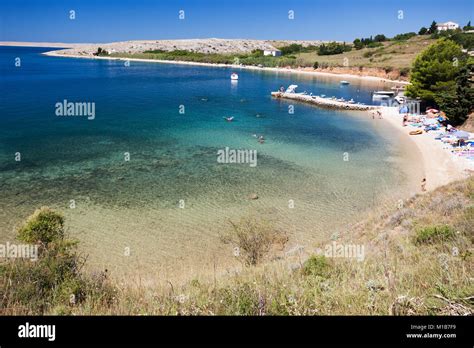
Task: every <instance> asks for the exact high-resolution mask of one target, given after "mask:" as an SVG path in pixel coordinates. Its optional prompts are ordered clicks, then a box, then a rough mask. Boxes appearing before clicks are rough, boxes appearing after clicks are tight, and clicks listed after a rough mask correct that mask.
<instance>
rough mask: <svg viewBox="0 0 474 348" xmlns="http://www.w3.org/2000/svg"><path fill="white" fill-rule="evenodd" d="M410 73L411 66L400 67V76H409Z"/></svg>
mask: <svg viewBox="0 0 474 348" xmlns="http://www.w3.org/2000/svg"><path fill="white" fill-rule="evenodd" d="M409 74H410V68H409V67H404V68H401V69H400V76H403V77H408V75H409Z"/></svg>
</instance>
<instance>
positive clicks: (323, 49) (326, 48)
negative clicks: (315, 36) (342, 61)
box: [318, 42, 352, 56]
mask: <svg viewBox="0 0 474 348" xmlns="http://www.w3.org/2000/svg"><path fill="white" fill-rule="evenodd" d="M351 49H352V48H351V46H349V45H346V44H340V43H337V42H330V43H328V44H322V45H321V46H319V48H318V55H320V56H328V55H333V54H340V53H344V52H348V51H350V50H351Z"/></svg>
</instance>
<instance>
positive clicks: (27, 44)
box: [0, 41, 409, 85]
mask: <svg viewBox="0 0 474 348" xmlns="http://www.w3.org/2000/svg"><path fill="white" fill-rule="evenodd" d="M99 45H100V46H105V47H107V45H108V44H104V43H57V42H56V43H52V42H14V41H0V46H17V47H50V48H63V49H78V48H82V47H88V46H99ZM73 52H74V51H73ZM43 54H44V55H48V56H53V57H66V58H86V59H108V60H128V61H135V62H148V63H163V64H181V65H196V66H210V67H223V68H232V69H249V70H261V71H273V72H279V73H280V72H284V73H296V74H305V75H310V76H325V77H332V78H342V79H356V80H363V81H370V82H386V83H393V84H400V85H407V84H409V82H407V81H403V80H396V79H389V78H385V77H380V76H373V75H370V74H365V73H363V72H362V73H360V74H353V73H346V72H345V70H350V68H341V67H339V68H331V69H324V70H323V71H317V70H314V69H312V68H308V67H301V68H286V67H284V68H282V67H279V68H274V67H258V66H253V65H233V64H216V63H203V62H191V61H184V60H159V59H143V58H127V57H106V56H100V57H98V56H89V55H80V54H74V53H70V52H67V51H62V52H61V53H58V52H57V51H50V52H44V53H43ZM335 70H336V71H337V70H338V71H340V72H335Z"/></svg>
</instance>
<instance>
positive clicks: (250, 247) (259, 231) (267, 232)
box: [220, 219, 288, 266]
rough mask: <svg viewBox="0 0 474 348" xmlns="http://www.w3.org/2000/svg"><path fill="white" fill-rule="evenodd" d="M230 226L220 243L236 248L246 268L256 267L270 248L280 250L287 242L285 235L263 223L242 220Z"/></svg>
mask: <svg viewBox="0 0 474 348" xmlns="http://www.w3.org/2000/svg"><path fill="white" fill-rule="evenodd" d="M230 224H231V225H232V230H231V231H230V232H228V233H227V234H223V235H221V236H220V237H221V241H222V242H223V243H225V244H228V243H230V244H233V245H234V246H236V247H238V248H239V256H243V259H244V262H245V264H246V265H248V266H254V265H257V264H258V263H259V262H260V261H261V260H262V259H263V258H264V256H265V255H266V254H267V253H268V252H269V251H270V250H271V248H272V247H274V246H278V247H280V248H281V249H282V248H283V247H284V245H285V244H286V242H287V241H288V237H287V236H286V235H285V234H283V233H281V232H278V231H276V230H274V229H273V227H272V226H271V225H269V224H268V223H266V222H263V221H256V220H254V219H246V220H245V219H243V220H241V221H240V223H239V224H235V223H233V222H232V221H231V222H230ZM240 254H242V255H240Z"/></svg>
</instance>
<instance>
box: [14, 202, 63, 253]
mask: <svg viewBox="0 0 474 348" xmlns="http://www.w3.org/2000/svg"><path fill="white" fill-rule="evenodd" d="M63 237H64V217H63V216H62V215H61V214H59V213H56V212H54V211H52V210H51V209H49V208H48V207H42V208H40V209H37V210H36V211H35V212H34V213H33V215H31V216H30V217H29V218H28V219H27V220H26V223H25V224H24V225H23V226H22V227H20V229H19V230H18V239H19V240H21V241H23V242H25V243H31V244H35V243H38V242H40V243H42V244H48V243H51V242H54V241H58V240H62V239H63Z"/></svg>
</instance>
